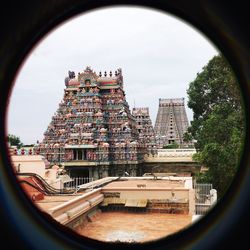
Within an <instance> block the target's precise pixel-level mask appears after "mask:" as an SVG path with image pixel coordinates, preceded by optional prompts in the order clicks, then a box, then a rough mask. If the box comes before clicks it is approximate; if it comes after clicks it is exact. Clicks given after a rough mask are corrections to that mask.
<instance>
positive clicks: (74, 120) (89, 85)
mask: <svg viewBox="0 0 250 250" xmlns="http://www.w3.org/2000/svg"><path fill="white" fill-rule="evenodd" d="M65 86H66V88H65V90H64V96H63V100H62V101H61V103H60V104H59V108H58V109H57V111H56V113H55V115H54V116H53V117H52V121H51V123H50V124H49V126H48V128H47V130H46V132H45V133H44V139H43V141H42V143H40V144H39V145H38V147H37V149H36V150H37V153H40V154H42V155H44V156H45V157H46V158H47V159H48V161H50V162H53V163H55V162H56V163H61V162H67V161H92V162H96V164H103V163H105V164H110V163H113V164H117V163H118V164H119V163H121V164H124V163H126V162H128V163H137V162H138V161H140V160H141V159H142V158H143V155H142V150H141V145H140V144H139V142H138V140H139V134H138V131H137V128H136V120H135V118H134V117H133V116H132V115H131V113H130V110H129V105H128V103H127V101H126V98H125V93H124V90H123V76H122V71H121V69H118V70H117V71H115V73H114V74H113V73H112V72H111V71H110V72H109V74H107V72H106V71H105V72H104V74H103V75H102V73H101V72H100V73H99V75H97V74H96V73H95V72H94V71H93V70H92V69H91V68H90V67H86V69H85V70H84V71H83V72H81V73H78V76H77V77H76V76H75V73H74V72H72V71H69V74H68V77H66V78H65Z"/></svg>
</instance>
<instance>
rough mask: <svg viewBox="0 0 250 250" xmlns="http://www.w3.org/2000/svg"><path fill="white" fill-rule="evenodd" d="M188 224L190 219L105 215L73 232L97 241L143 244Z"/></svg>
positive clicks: (119, 213) (139, 214) (138, 214)
mask: <svg viewBox="0 0 250 250" xmlns="http://www.w3.org/2000/svg"><path fill="white" fill-rule="evenodd" d="M191 223H192V216H189V215H176V214H159V213H126V212H104V213H100V214H99V215H98V217H97V218H96V219H95V221H92V222H89V223H87V224H86V225H84V226H83V227H79V228H77V230H76V231H77V232H78V233H79V234H80V235H83V236H85V237H89V238H92V239H96V240H99V241H121V242H146V241H152V240H157V239H160V238H162V237H165V236H167V235H170V234H173V233H175V232H178V231H179V230H181V229H183V228H185V227H187V226H189V225H190V224H191ZM156 225H157V226H156Z"/></svg>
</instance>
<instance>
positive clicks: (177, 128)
mask: <svg viewBox="0 0 250 250" xmlns="http://www.w3.org/2000/svg"><path fill="white" fill-rule="evenodd" d="M187 128H188V118H187V114H186V109H185V104H184V98H175V99H161V98H160V99H159V109H158V113H157V117H156V122H155V127H154V130H155V135H156V142H157V146H158V148H162V147H163V146H164V145H169V144H172V143H174V142H175V143H177V144H179V145H183V134H184V133H185V131H186V130H187Z"/></svg>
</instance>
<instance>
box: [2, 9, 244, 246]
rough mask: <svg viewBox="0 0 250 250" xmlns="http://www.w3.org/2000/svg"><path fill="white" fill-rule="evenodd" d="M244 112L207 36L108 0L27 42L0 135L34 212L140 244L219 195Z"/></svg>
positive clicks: (228, 177)
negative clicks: (103, 5) (108, 4)
mask: <svg viewBox="0 0 250 250" xmlns="http://www.w3.org/2000/svg"><path fill="white" fill-rule="evenodd" d="M244 119H245V117H244V106H243V101H242V97H241V92H240V90H239V86H238V81H237V79H236V77H235V75H234V72H233V70H232V68H231V66H230V65H229V63H228V62H227V60H226V59H225V57H224V56H223V55H222V54H221V52H220V51H218V49H217V48H215V46H214V45H213V44H212V43H211V42H210V41H208V40H207V38H205V37H204V36H203V35H201V33H199V32H198V31H197V30H195V29H194V28H193V27H191V26H190V25H187V24H186V23H184V22H183V21H181V20H180V19H177V18H176V17H174V16H171V15H168V14H167V13H163V12H159V11H156V10H153V9H147V8H139V7H112V8H105V9H99V10H95V11H92V12H88V13H85V14H82V15H79V16H77V17H75V18H73V19H71V20H70V21H67V22H65V23H63V24H62V25H61V26H60V27H58V28H56V29H55V30H53V32H51V33H49V34H48V35H47V36H46V37H45V38H44V39H43V40H42V41H41V42H40V43H39V44H38V45H37V46H36V47H35V48H34V49H33V50H32V52H31V53H30V54H29V56H28V57H27V59H26V61H25V63H23V65H22V68H21V69H20V71H19V73H18V75H17V78H16V82H15V86H14V88H13V90H12V95H11V98H10V101H9V110H8V126H7V132H8V135H6V137H7V141H8V147H9V151H10V155H11V156H10V158H11V162H12V165H13V170H14V172H15V175H16V177H17V181H18V183H19V184H20V186H21V187H22V189H23V190H24V191H25V194H26V195H27V197H28V199H29V200H30V201H31V202H32V203H33V204H34V205H35V207H36V208H37V211H39V210H40V211H41V212H42V214H48V216H49V217H51V220H52V221H53V220H54V221H56V222H58V223H59V224H61V225H62V228H65V227H66V228H68V229H69V231H70V230H72V231H73V232H74V233H75V235H77V237H78V236H79V237H81V236H82V238H83V239H86V238H88V239H90V240H94V241H98V242H103V243H115V244H116V243H117V244H118V243H119V244H120V243H126V244H135V243H138V244H142V245H143V244H150V243H151V242H155V241H156V240H162V239H165V238H166V237H167V236H170V237H175V235H176V233H178V232H181V233H185V230H189V229H190V227H191V226H195V224H198V223H199V222H200V221H201V220H202V218H203V217H204V219H205V216H206V215H207V213H209V211H211V209H212V208H213V207H214V206H216V204H217V203H220V200H221V199H222V198H223V196H224V194H225V193H226V192H227V190H228V188H229V187H230V185H231V183H232V181H233V178H234V176H235V174H236V173H237V170H238V166H239V162H240V160H241V151H242V148H243V142H244V133H245V123H244ZM196 222H198V223H196ZM70 234H71V233H70ZM72 235H74V234H72Z"/></svg>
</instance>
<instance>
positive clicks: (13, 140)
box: [7, 134, 23, 149]
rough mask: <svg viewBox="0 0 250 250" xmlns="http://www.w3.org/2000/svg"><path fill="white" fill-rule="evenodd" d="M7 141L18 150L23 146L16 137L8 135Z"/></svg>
mask: <svg viewBox="0 0 250 250" xmlns="http://www.w3.org/2000/svg"><path fill="white" fill-rule="evenodd" d="M7 140H8V142H9V143H10V145H11V146H17V148H18V149H19V148H21V147H22V146H23V143H22V142H21V140H20V138H19V137H18V136H15V135H11V134H9V135H8V136H7Z"/></svg>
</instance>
